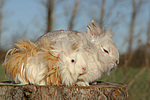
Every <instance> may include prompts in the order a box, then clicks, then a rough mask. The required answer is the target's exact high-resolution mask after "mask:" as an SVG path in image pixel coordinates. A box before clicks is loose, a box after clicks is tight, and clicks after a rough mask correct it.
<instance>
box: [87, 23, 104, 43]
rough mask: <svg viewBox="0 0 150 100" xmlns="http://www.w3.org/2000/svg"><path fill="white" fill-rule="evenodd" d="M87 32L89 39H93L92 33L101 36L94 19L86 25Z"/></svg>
mask: <svg viewBox="0 0 150 100" xmlns="http://www.w3.org/2000/svg"><path fill="white" fill-rule="evenodd" d="M87 34H88V36H89V37H90V39H91V40H94V35H99V36H103V34H102V31H101V29H100V28H99V27H98V25H97V24H96V23H95V21H94V20H93V21H92V26H91V25H89V24H88V25H87Z"/></svg>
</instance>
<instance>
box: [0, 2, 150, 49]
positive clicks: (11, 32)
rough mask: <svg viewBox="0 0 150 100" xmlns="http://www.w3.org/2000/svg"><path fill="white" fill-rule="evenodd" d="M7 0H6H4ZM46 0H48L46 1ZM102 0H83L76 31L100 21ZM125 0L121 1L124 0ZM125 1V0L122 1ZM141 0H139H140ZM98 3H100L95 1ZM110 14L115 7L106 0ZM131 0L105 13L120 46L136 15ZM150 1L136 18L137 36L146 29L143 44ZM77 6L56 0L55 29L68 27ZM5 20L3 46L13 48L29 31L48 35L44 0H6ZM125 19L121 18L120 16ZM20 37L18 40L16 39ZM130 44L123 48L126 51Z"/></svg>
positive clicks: (34, 38)
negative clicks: (92, 22) (132, 16)
mask: <svg viewBox="0 0 150 100" xmlns="http://www.w3.org/2000/svg"><path fill="white" fill-rule="evenodd" d="M4 1H5V0H4ZM43 1H44V0H43ZM100 1H101V0H93V2H91V1H90V0H80V2H81V3H80V5H79V11H78V12H77V17H76V19H75V27H74V28H73V29H74V30H76V31H81V32H82V31H86V26H87V24H91V21H92V20H93V19H94V20H95V21H96V22H97V23H98V20H99V15H100V8H98V7H99V5H100ZM120 1H121V0H120ZM122 1H123V0H122ZM136 1H138V0H136ZM95 2H96V3H95ZM106 4H107V5H106V8H107V9H106V13H107V12H109V11H110V10H111V9H109V8H110V7H111V4H112V2H111V0H106ZM131 5H132V4H131V0H126V1H124V2H119V3H118V4H116V5H115V6H116V7H115V10H113V12H112V14H111V15H109V16H111V17H109V16H105V19H104V20H105V23H104V27H110V28H111V29H112V31H113V33H114V34H115V36H114V38H113V40H114V41H115V43H116V44H117V46H118V48H120V47H121V44H122V43H123V42H124V41H125V40H126V39H128V32H129V25H130V20H131V14H132V6H131ZM149 5H150V1H148V0H147V2H146V3H144V4H143V5H142V6H141V8H140V10H139V13H138V16H137V18H136V27H135V33H134V34H135V35H136V34H138V32H140V31H142V32H143V33H142V34H141V35H140V37H138V38H136V39H137V40H138V39H139V38H140V39H141V40H142V41H143V43H145V40H146V34H145V32H146V31H147V24H148V20H149V13H150V7H149ZM73 6H74V0H64V1H61V0H56V5H55V15H54V18H55V20H54V28H53V30H59V29H64V30H67V29H68V22H69V19H70V15H71V10H72V9H73ZM3 16H4V17H3V20H2V47H4V48H5V49H9V48H11V45H10V43H12V42H16V41H17V40H18V39H19V37H22V38H24V37H25V36H24V35H23V34H26V35H27V36H28V37H29V38H30V39H31V40H34V41H35V40H36V39H37V38H38V37H39V36H41V35H42V34H44V30H45V29H46V20H45V19H46V9H45V7H44V6H43V4H42V3H41V0H6V1H5V5H4V8H3ZM120 18H121V19H120ZM114 19H115V20H118V24H117V25H115V26H114V25H113V24H112V23H113V21H114ZM14 38H16V40H14ZM134 42H135V43H134V44H135V46H134V47H136V42H137V41H134ZM126 48H127V44H126V45H125V47H124V48H123V50H121V48H120V49H119V50H120V51H125V49H126Z"/></svg>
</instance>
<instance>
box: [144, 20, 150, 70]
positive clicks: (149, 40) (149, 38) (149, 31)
mask: <svg viewBox="0 0 150 100" xmlns="http://www.w3.org/2000/svg"><path fill="white" fill-rule="evenodd" d="M149 49H150V18H149V23H148V29H147V43H146V48H145V65H146V67H148V66H150V63H149V61H150V58H149V56H150V53H149Z"/></svg>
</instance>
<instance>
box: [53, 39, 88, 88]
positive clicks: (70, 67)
mask: <svg viewBox="0 0 150 100" xmlns="http://www.w3.org/2000/svg"><path fill="white" fill-rule="evenodd" d="M71 46H72V43H70V42H67V41H61V42H58V43H56V45H53V47H54V48H55V47H57V48H56V49H57V50H56V51H54V50H52V51H50V52H51V53H52V54H53V55H55V56H58V59H59V61H58V62H57V68H59V70H60V72H61V79H62V84H64V85H68V86H69V85H73V84H75V83H76V81H77V78H78V76H79V75H80V74H83V73H85V72H86V70H87V63H86V61H85V58H84V57H83V52H82V51H81V50H79V51H78V50H72V48H71ZM72 60H74V62H71V61H72Z"/></svg>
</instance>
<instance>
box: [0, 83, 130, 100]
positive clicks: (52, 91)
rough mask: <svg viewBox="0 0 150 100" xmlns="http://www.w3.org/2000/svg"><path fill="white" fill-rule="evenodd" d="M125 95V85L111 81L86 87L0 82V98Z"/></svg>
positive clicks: (114, 98) (81, 99)
mask: <svg viewBox="0 0 150 100" xmlns="http://www.w3.org/2000/svg"><path fill="white" fill-rule="evenodd" d="M127 96H128V94H127V86H126V85H125V84H122V83H113V82H111V83H110V82H100V81H98V82H97V84H91V85H90V86H87V87H84V86H41V85H20V84H10V83H8V82H2V83H0V100H126V99H127Z"/></svg>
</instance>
